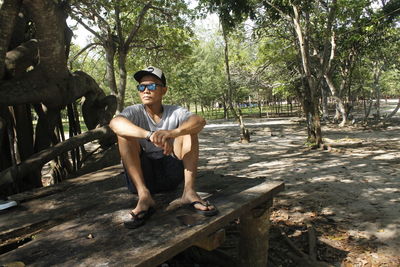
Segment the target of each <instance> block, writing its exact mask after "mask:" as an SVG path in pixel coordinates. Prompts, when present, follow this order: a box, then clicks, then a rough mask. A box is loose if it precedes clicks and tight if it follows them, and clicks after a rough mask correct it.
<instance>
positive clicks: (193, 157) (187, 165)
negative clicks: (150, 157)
mask: <svg viewBox="0 0 400 267" xmlns="http://www.w3.org/2000/svg"><path fill="white" fill-rule="evenodd" d="M174 154H175V155H176V156H177V157H178V159H180V160H182V161H183V166H184V177H185V185H184V189H183V194H182V203H192V202H194V201H200V202H202V203H204V201H203V200H202V199H201V198H200V196H199V195H198V194H197V192H196V190H195V180H196V176H197V165H198V162H199V139H198V136H197V135H184V136H180V137H178V138H176V139H175V141H174ZM195 208H196V209H199V210H212V209H214V207H213V206H208V207H206V206H204V205H200V204H196V205H195Z"/></svg>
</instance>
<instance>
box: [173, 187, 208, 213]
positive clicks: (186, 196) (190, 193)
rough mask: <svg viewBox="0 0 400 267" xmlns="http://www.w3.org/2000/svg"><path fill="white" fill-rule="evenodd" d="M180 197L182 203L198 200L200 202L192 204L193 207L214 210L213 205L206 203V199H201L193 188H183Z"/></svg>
mask: <svg viewBox="0 0 400 267" xmlns="http://www.w3.org/2000/svg"><path fill="white" fill-rule="evenodd" d="M181 199H182V203H184V204H190V203H193V202H195V201H198V202H200V203H197V204H194V206H193V207H194V208H195V209H198V210H203V211H207V210H214V209H215V207H214V206H213V205H207V204H206V201H204V200H203V199H201V197H200V196H199V195H198V194H197V192H196V191H194V190H187V189H185V190H184V192H183V194H182V198H181ZM201 203H203V204H201Z"/></svg>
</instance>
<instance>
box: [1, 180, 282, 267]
mask: <svg viewBox="0 0 400 267" xmlns="http://www.w3.org/2000/svg"><path fill="white" fill-rule="evenodd" d="M109 180H112V179H109ZM198 181H199V187H198V188H199V189H200V191H202V192H207V193H210V194H211V197H210V201H212V202H213V203H214V204H216V205H217V206H218V208H219V210H220V213H219V214H218V215H217V216H215V217H211V218H206V217H202V216H200V215H197V214H196V215H195V214H193V212H190V211H188V210H186V209H179V210H175V211H165V207H166V205H167V204H168V203H167V202H168V201H165V200H172V199H173V198H174V197H176V194H175V195H157V196H156V200H157V202H160V201H161V202H162V204H161V205H159V206H158V207H157V212H156V214H155V215H154V216H153V217H152V218H151V220H150V221H149V222H148V223H147V224H146V225H145V226H143V227H141V228H138V229H135V230H129V229H126V228H125V227H123V221H124V220H127V219H128V218H129V215H128V211H129V210H130V209H131V208H132V207H133V205H134V201H135V197H134V196H132V195H130V194H129V193H127V192H126V189H125V188H124V187H118V186H119V185H118V186H116V187H111V186H109V187H106V189H105V190H103V191H101V190H95V188H94V189H93V190H94V191H93V192H87V193H88V194H89V195H91V196H92V197H94V195H95V194H102V196H101V197H100V198H97V200H100V201H101V202H100V203H97V205H95V206H93V207H92V208H91V209H89V210H86V211H84V212H81V213H78V214H77V215H76V216H72V217H69V218H66V220H65V222H64V223H62V224H59V225H57V226H55V227H53V228H51V229H48V230H46V231H45V232H42V233H40V234H38V235H37V236H36V237H35V239H34V240H33V241H31V242H29V243H27V244H25V245H24V246H22V247H20V248H18V249H16V250H14V251H11V252H9V253H6V254H4V255H2V257H1V260H0V261H1V262H0V263H2V264H4V263H7V262H15V261H22V262H24V263H25V264H29V265H32V266H48V265H59V266H97V265H107V266H121V265H130V266H156V265H158V264H161V263H163V262H165V261H166V260H168V259H170V258H171V257H173V256H174V255H176V254H178V253H179V252H181V251H183V250H184V249H186V248H188V247H190V246H192V245H193V244H194V243H195V242H196V241H197V240H199V239H202V238H204V237H206V236H208V235H210V234H211V233H213V232H215V231H217V230H218V229H220V228H222V227H223V226H224V225H227V224H228V223H229V222H231V221H232V220H234V219H235V218H238V217H240V216H241V215H242V214H244V213H246V212H248V211H249V210H250V209H252V208H254V207H256V206H258V205H260V204H262V203H265V202H266V201H268V200H270V199H272V197H273V196H274V195H276V194H277V193H278V192H280V191H282V190H283V187H284V186H283V183H268V182H264V183H261V182H263V181H264V180H262V179H244V178H237V177H221V176H217V175H210V174H207V175H204V176H201V175H200V177H199V179H198ZM260 183H261V184H260ZM257 184H258V185H257ZM249 187H250V188H249ZM85 188H86V190H87V187H85ZM246 188H247V189H246ZM70 193H71V194H70V196H69V198H74V196H73V195H74V194H73V192H70ZM78 195H80V200H83V201H85V200H86V201H88V198H85V197H83V195H82V194H78ZM76 201H78V199H76ZM65 208H66V209H67V211H68V212H70V211H69V210H68V206H66V207H65ZM73 208H75V207H73ZM183 214H188V215H191V216H196V218H197V219H198V220H199V222H200V223H201V224H200V225H197V226H194V227H192V228H188V227H186V226H183V225H182V224H180V222H179V220H178V219H177V216H180V215H183Z"/></svg>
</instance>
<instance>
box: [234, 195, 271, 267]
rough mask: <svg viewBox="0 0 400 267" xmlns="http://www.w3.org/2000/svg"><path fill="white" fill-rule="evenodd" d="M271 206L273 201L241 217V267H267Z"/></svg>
mask: <svg viewBox="0 0 400 267" xmlns="http://www.w3.org/2000/svg"><path fill="white" fill-rule="evenodd" d="M271 206H272V200H270V201H268V202H267V203H264V204H263V205H261V206H259V207H257V208H255V209H252V210H251V211H249V212H247V213H245V214H243V215H242V216H241V217H240V224H239V229H240V241H239V259H240V266H252V267H264V266H267V262H268V245H269V242H268V239H269V238H268V236H269V227H270V221H269V217H270V207H271Z"/></svg>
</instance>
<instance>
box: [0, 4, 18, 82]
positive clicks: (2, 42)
mask: <svg viewBox="0 0 400 267" xmlns="http://www.w3.org/2000/svg"><path fill="white" fill-rule="evenodd" d="M21 3H22V1H21V0H18V1H16V0H4V1H2V4H1V7H0V25H1V27H0V79H2V78H3V76H4V64H5V58H6V53H7V51H8V47H9V44H10V40H11V36H12V33H13V30H14V25H15V21H16V19H17V14H18V12H19V10H20V8H21Z"/></svg>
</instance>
